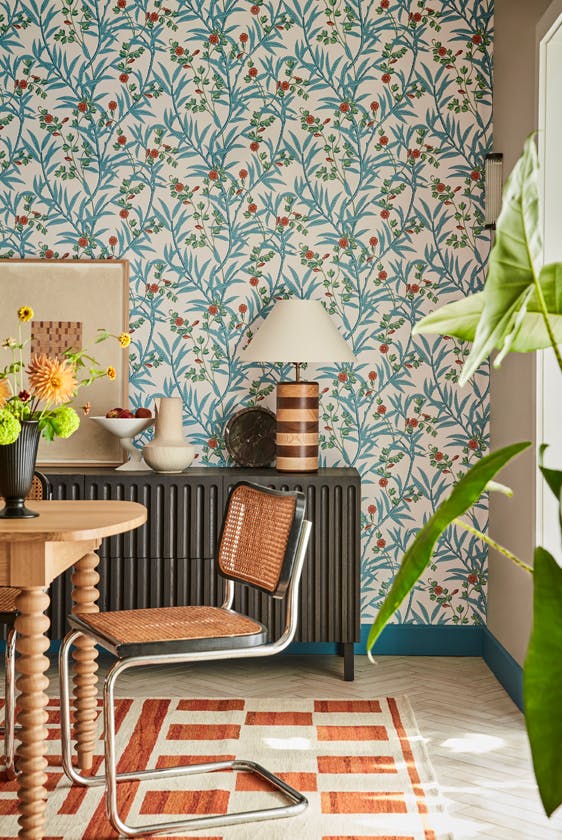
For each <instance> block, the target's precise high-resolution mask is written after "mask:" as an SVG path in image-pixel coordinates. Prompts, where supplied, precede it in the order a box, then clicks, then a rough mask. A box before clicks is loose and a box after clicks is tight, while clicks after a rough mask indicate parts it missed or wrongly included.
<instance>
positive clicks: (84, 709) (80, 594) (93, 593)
mask: <svg viewBox="0 0 562 840" xmlns="http://www.w3.org/2000/svg"><path fill="white" fill-rule="evenodd" d="M98 563H99V557H98V555H97V554H96V553H95V552H93V551H92V552H90V553H89V554H86V555H84V557H82V559H81V560H79V561H78V563H76V565H75V566H74V572H73V574H72V584H73V587H74V588H73V592H72V600H73V601H74V605H73V607H72V612H73V613H74V614H75V615H80V614H81V613H93V612H99V607H98V605H97V603H96V602H97V599H98V598H99V592H98V589H97V585H98V583H99V579H100V576H99V575H98V573H97V571H96V566H97V565H98ZM97 655H98V652H97V649H96V646H95V644H94V643H93V642H92V641H91V640H90V639H87V638H86V637H84V636H82V637H81V638H79V639H77V641H76V642H75V645H74V647H73V651H72V656H73V659H74V676H73V682H74V705H75V717H74V720H75V724H74V737H75V739H76V752H77V755H78V766H79V767H80V769H81V770H90V769H91V767H92V758H93V754H94V748H95V745H96V735H97V727H96V716H97V711H96V710H97V697H98V692H97V682H98V678H97V669H98V666H97V662H96V659H97Z"/></svg>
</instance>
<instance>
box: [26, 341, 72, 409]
mask: <svg viewBox="0 0 562 840" xmlns="http://www.w3.org/2000/svg"><path fill="white" fill-rule="evenodd" d="M27 373H28V376H29V385H30V387H31V390H32V392H33V395H34V396H35V397H37V398H38V399H40V400H45V401H46V402H47V403H52V404H54V405H62V403H65V402H68V400H70V399H71V398H72V397H73V396H74V392H75V391H76V387H77V385H76V377H75V375H74V368H73V367H72V366H71V365H70V364H69V362H68V361H67V360H66V359H63V360H62V361H61V360H60V359H50V358H49V357H48V356H45V354H44V353H41V355H38V354H36V355H35V356H33V358H32V359H31V361H30V363H29V367H28V368H27Z"/></svg>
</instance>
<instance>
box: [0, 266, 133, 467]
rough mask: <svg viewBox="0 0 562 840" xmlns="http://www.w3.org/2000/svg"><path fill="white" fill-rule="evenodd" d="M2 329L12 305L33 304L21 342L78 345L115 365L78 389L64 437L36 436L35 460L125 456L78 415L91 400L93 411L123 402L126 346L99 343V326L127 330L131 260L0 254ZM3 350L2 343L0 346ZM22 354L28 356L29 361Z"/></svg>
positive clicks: (38, 347) (1, 331) (39, 348)
mask: <svg viewBox="0 0 562 840" xmlns="http://www.w3.org/2000/svg"><path fill="white" fill-rule="evenodd" d="M0 300H1V301H2V306H1V308H0V336H1V337H4V336H9V335H14V331H15V330H17V314H16V313H17V310H18V309H19V307H20V306H31V308H32V309H33V312H34V317H33V319H32V320H31V321H30V322H29V323H28V324H26V325H24V326H25V327H28V328H30V330H31V333H30V336H31V341H30V343H29V344H28V345H27V347H26V348H25V349H26V351H27V356H28V359H29V357H30V356H31V354H33V353H48V354H50V355H53V354H58V353H60V352H62V351H63V350H64V349H65V348H66V347H69V346H73V347H81V348H84V349H85V350H87V351H88V352H89V353H91V355H92V356H94V358H95V359H96V361H98V362H99V364H100V367H102V368H104V367H109V366H112V367H114V368H115V371H116V373H117V376H116V378H115V379H114V380H113V381H112V380H110V379H109V378H108V377H106V376H104V377H102V378H101V379H98V380H97V381H96V382H94V383H92V385H90V386H89V387H88V388H85V389H83V390H81V391H79V392H78V396H77V398H76V400H75V404H74V407H75V408H76V410H77V411H78V413H79V414H80V415H81V422H80V428H79V429H78V430H77V431H76V432H75V433H74V434H73V435H71V437H69V438H67V439H66V440H61V439H60V438H57V439H55V440H54V441H52V442H49V441H46V440H44V439H43V438H41V443H40V444H39V454H38V457H37V464H38V465H39V466H49V465H50V466H53V465H57V464H58V465H60V464H66V465H69V466H71V465H74V466H78V465H80V466H87V465H92V466H94V465H115V464H120V463H122V461H123V457H122V452H121V447H120V445H119V440H118V439H117V438H116V437H114V436H113V435H110V434H108V433H107V432H106V431H104V429H102V428H101V427H100V426H98V425H97V423H94V422H93V421H92V420H90V419H89V418H88V417H84V416H82V411H81V408H80V407H81V406H82V405H84V403H86V402H89V403H90V404H91V412H90V413H91V414H92V415H93V416H96V415H104V414H105V412H106V411H107V410H108V409H110V408H115V407H116V406H122V407H126V406H127V400H128V353H127V351H126V350H123V349H122V348H121V347H120V346H119V344H118V343H117V342H116V341H112V340H111V339H108V340H107V341H104V342H102V343H101V344H96V343H95V340H96V337H97V335H98V332H97V331H98V329H105V330H107V331H108V332H110V333H112V334H113V335H119V333H121V332H127V331H128V311H129V263H128V262H127V261H126V260H88V261H86V260H67V261H65V260H60V261H55V260H53V261H52V260H0ZM0 352H1V351H0ZM28 359H26V360H25V361H27V360H28Z"/></svg>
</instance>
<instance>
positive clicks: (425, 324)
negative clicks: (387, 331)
mask: <svg viewBox="0 0 562 840" xmlns="http://www.w3.org/2000/svg"><path fill="white" fill-rule="evenodd" d="M539 284H540V286H541V289H542V291H543V295H544V298H545V303H546V307H547V311H548V314H549V320H550V324H551V327H552V331H553V333H554V336H555V338H556V341H557V342H558V343H560V344H562V264H561V263H550V264H549V265H545V266H543V268H542V269H541V273H540V275H539ZM486 295H487V291H486V290H484V291H483V292H477V293H476V294H475V295H469V296H468V297H466V298H462V299H461V300H456V301H454V302H453V303H448V304H446V305H445V306H441V307H440V308H439V309H436V310H435V312H431V313H430V314H429V315H426V316H425V318H422V320H421V321H419V323H418V324H416V326H415V327H414V329H413V331H412V332H413V334H414V335H415V334H417V333H437V334H439V335H453V336H455V338H462V339H463V340H464V341H474V338H475V335H476V330H477V327H478V321H479V319H480V316H481V315H482V314H483V312H484V304H485V301H486ZM502 341H503V339H502ZM502 341H498V344H497V346H496V348H495V349H496V350H499V349H500V348H501V346H502ZM545 347H550V337H549V335H548V332H547V329H546V327H545V323H544V318H543V316H542V313H541V311H540V309H539V304H538V301H537V296H536V291H535V288H534V286H533V289H532V291H531V294H530V296H529V299H528V301H527V309H526V311H525V312H523V314H522V315H521V316H520V318H519V326H518V329H517V330H516V332H515V333H514V334H513V337H512V339H511V344H510V347H509V349H510V351H511V352H514V353H531V352H533V351H534V350H543V349H544V348H545ZM494 364H495V365H496V366H497V364H498V360H497V359H496V361H495V362H494Z"/></svg>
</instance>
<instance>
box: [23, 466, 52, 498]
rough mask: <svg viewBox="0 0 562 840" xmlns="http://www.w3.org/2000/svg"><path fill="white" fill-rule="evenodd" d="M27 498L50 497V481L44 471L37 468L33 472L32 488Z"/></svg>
mask: <svg viewBox="0 0 562 840" xmlns="http://www.w3.org/2000/svg"><path fill="white" fill-rule="evenodd" d="M27 498H28V499H35V500H41V499H48V498H49V482H48V481H47V477H46V476H44V475H43V473H41V472H39V470H35V472H34V473H33V481H32V483H31V490H30V491H29V493H28V496H27Z"/></svg>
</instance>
